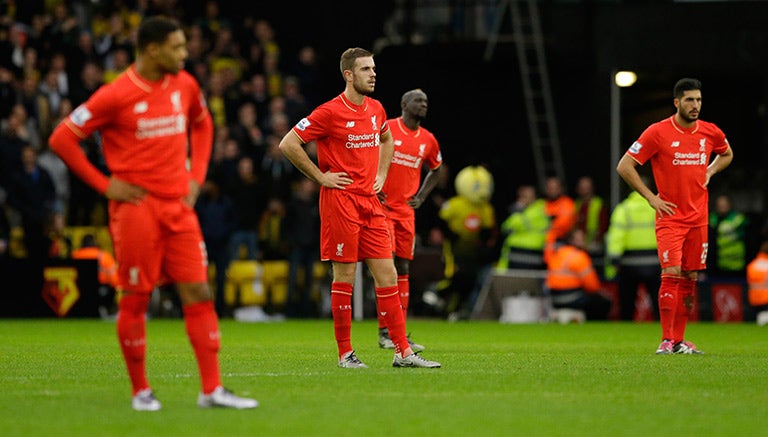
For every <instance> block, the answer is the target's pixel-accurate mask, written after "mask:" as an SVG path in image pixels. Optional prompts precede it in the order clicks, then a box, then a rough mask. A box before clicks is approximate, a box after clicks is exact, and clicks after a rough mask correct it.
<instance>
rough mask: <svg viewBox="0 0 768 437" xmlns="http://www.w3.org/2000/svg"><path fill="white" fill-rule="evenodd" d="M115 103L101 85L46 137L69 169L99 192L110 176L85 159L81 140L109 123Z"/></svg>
mask: <svg viewBox="0 0 768 437" xmlns="http://www.w3.org/2000/svg"><path fill="white" fill-rule="evenodd" d="M115 106H117V105H115V104H114V99H113V98H111V92H110V87H102V88H100V89H99V90H98V91H96V93H94V94H93V96H92V97H91V98H90V99H89V100H88V101H87V102H85V103H83V104H82V105H80V106H78V107H77V108H76V109H75V110H74V111H72V113H71V114H70V115H69V116H67V118H65V119H64V120H63V121H62V122H61V123H59V125H58V126H56V128H55V129H54V131H53V132H52V133H51V136H50V138H49V139H48V143H49V145H50V146H51V149H52V150H53V151H54V152H56V154H57V155H59V157H60V158H61V159H62V160H63V161H64V162H65V163H66V164H67V166H68V167H69V168H70V169H71V170H72V172H74V173H75V174H76V175H77V176H78V177H79V178H80V179H82V180H83V181H84V182H85V183H86V184H88V185H89V186H91V187H92V188H93V189H94V190H96V191H97V192H99V193H101V194H104V192H106V191H107V187H108V186H109V178H108V177H107V176H106V175H105V174H104V173H102V172H101V171H100V170H99V169H98V168H96V166H94V165H93V164H92V163H91V162H90V161H89V160H88V157H87V156H86V155H85V153H84V152H83V150H82V148H81V147H80V140H83V139H86V138H88V137H89V136H90V135H91V134H92V133H93V132H94V131H96V130H97V129H99V128H100V127H101V126H104V125H105V124H107V123H109V121H110V120H111V119H112V117H113V114H114V112H113V108H114V107H115Z"/></svg>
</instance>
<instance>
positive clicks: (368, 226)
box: [320, 187, 392, 262]
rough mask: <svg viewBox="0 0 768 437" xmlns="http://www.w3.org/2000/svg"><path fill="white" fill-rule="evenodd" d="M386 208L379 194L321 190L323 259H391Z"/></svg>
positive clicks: (342, 260) (321, 252) (344, 260)
mask: <svg viewBox="0 0 768 437" xmlns="http://www.w3.org/2000/svg"><path fill="white" fill-rule="evenodd" d="M390 241H391V240H390V237H389V229H388V227H387V219H386V216H385V215H384V208H383V207H382V206H381V202H380V201H379V199H378V198H377V197H376V196H362V195H359V194H353V193H348V192H346V191H344V190H338V189H333V188H325V187H323V188H321V189H320V259H321V260H323V261H337V262H357V261H362V260H364V259H368V258H392V246H391V242H390Z"/></svg>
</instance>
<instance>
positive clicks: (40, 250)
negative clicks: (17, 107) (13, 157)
mask: <svg viewBox="0 0 768 437" xmlns="http://www.w3.org/2000/svg"><path fill="white" fill-rule="evenodd" d="M55 203H56V187H55V186H54V183H53V179H52V178H51V175H50V174H49V173H48V171H46V170H45V169H44V168H43V167H41V166H40V165H38V163H37V151H36V150H35V148H34V147H32V146H31V145H29V144H26V145H24V146H23V147H22V148H21V166H20V167H19V168H17V170H16V171H15V173H14V174H13V176H12V178H11V183H10V186H9V189H8V204H9V205H10V206H11V207H13V208H14V209H15V210H16V211H18V212H19V216H20V218H21V226H22V228H23V230H24V248H25V249H26V251H27V257H28V258H29V259H31V260H33V261H37V262H42V260H43V259H45V258H46V257H47V255H48V249H49V247H48V246H49V244H48V242H47V241H46V238H45V236H46V225H47V223H48V222H47V220H48V219H49V217H50V215H51V213H52V212H53V210H54V206H55Z"/></svg>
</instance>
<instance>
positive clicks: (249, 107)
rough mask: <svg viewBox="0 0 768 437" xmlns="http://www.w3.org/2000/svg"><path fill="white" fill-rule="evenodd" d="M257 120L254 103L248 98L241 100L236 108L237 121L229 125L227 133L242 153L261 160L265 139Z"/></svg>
mask: <svg viewBox="0 0 768 437" xmlns="http://www.w3.org/2000/svg"><path fill="white" fill-rule="evenodd" d="M258 120H259V114H258V113H257V112H256V105H255V104H254V103H253V102H251V101H248V100H246V101H243V102H242V103H241V104H240V106H239V107H238V108H237V122H236V123H233V124H232V125H230V126H229V135H230V136H231V137H232V139H234V140H235V141H237V143H238V144H239V145H240V149H241V151H242V152H243V153H245V154H247V155H250V156H252V157H253V158H254V161H256V162H261V160H262V158H263V157H264V152H265V150H266V139H265V135H264V132H263V131H262V130H261V127H259V123H258Z"/></svg>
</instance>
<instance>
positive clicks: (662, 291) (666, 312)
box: [659, 275, 683, 340]
mask: <svg viewBox="0 0 768 437" xmlns="http://www.w3.org/2000/svg"><path fill="white" fill-rule="evenodd" d="M682 280H683V278H682V277H681V276H677V275H661V286H660V287H659V321H660V322H661V338H662V339H663V340H674V339H675V335H674V332H675V326H676V325H675V318H676V316H677V312H678V305H679V301H682V299H681V298H680V296H679V295H680V292H679V287H680V282H681V281H682Z"/></svg>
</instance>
